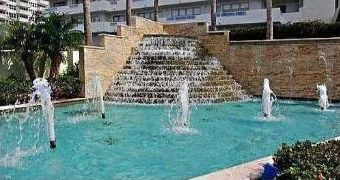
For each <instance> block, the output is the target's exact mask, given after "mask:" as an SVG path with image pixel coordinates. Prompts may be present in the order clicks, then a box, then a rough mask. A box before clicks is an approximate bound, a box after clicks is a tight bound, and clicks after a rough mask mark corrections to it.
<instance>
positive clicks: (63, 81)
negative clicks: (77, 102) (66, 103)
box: [49, 76, 82, 99]
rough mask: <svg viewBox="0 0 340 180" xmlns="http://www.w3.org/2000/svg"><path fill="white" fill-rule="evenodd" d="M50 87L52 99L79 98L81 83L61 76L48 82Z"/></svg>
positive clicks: (70, 77)
mask: <svg viewBox="0 0 340 180" xmlns="http://www.w3.org/2000/svg"><path fill="white" fill-rule="evenodd" d="M49 82H50V83H51V87H52V91H53V93H52V98H53V99H67V98H75V97H79V95H80V92H81V87H82V85H81V82H80V80H79V79H78V78H74V77H72V76H61V77H59V78H57V79H52V80H49Z"/></svg>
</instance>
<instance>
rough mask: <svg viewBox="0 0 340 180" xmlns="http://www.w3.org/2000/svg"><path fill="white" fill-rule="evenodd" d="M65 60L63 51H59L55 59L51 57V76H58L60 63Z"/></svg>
mask: <svg viewBox="0 0 340 180" xmlns="http://www.w3.org/2000/svg"><path fill="white" fill-rule="evenodd" d="M62 60H63V56H62V55H61V53H60V52H59V53H57V54H56V55H55V56H54V57H53V59H51V69H50V78H56V77H57V76H58V74H59V68H60V64H61V62H62Z"/></svg>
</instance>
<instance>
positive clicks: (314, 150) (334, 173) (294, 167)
mask: <svg viewBox="0 0 340 180" xmlns="http://www.w3.org/2000/svg"><path fill="white" fill-rule="evenodd" d="M274 162H275V163H276V164H277V166H278V168H279V170H280V173H281V174H280V177H279V179H315V178H316V177H317V175H319V174H322V175H323V176H324V177H325V178H326V179H329V178H336V179H340V141H335V140H332V141H328V142H326V143H320V144H316V143H312V142H310V141H305V142H297V143H296V144H293V145H291V146H289V145H286V144H282V147H281V148H280V149H279V150H278V151H277V152H276V153H275V155H274Z"/></svg>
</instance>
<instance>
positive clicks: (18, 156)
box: [0, 147, 42, 168]
mask: <svg viewBox="0 0 340 180" xmlns="http://www.w3.org/2000/svg"><path fill="white" fill-rule="evenodd" d="M41 151H42V148H36V147H32V148H30V149H27V150H23V149H21V148H20V147H17V148H15V149H14V150H13V151H12V152H10V153H8V154H5V155H4V156H2V157H0V167H10V168H14V167H20V166H22V159H23V158H25V157H27V156H33V155H35V154H37V153H38V152H41Z"/></svg>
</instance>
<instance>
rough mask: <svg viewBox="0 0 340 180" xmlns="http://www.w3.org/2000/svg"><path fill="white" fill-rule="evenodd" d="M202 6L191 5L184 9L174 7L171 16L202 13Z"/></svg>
mask: <svg viewBox="0 0 340 180" xmlns="http://www.w3.org/2000/svg"><path fill="white" fill-rule="evenodd" d="M200 14H201V7H190V8H182V9H172V10H171V17H178V16H193V15H200Z"/></svg>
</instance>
